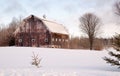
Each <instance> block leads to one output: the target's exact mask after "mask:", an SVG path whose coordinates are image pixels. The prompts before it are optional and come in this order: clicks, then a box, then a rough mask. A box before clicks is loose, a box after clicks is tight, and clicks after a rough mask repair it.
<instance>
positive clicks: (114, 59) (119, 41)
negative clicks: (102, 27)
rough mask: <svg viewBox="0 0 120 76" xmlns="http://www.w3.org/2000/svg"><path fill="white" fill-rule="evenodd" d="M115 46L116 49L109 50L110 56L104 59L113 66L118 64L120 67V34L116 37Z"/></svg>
mask: <svg viewBox="0 0 120 76" xmlns="http://www.w3.org/2000/svg"><path fill="white" fill-rule="evenodd" d="M113 48H114V49H115V51H114V52H113V51H109V55H110V56H111V58H110V57H109V58H108V57H104V60H105V61H106V62H107V63H109V64H111V65H112V66H118V68H120V34H118V35H117V36H115V37H114V41H113Z"/></svg>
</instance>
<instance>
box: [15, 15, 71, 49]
mask: <svg viewBox="0 0 120 76" xmlns="http://www.w3.org/2000/svg"><path fill="white" fill-rule="evenodd" d="M19 39H22V42H19ZM32 39H35V41H32ZM53 39H54V41H53ZM56 39H57V41H56ZM68 39H69V36H68V35H65V34H59V33H52V32H50V31H49V30H48V29H47V27H46V26H45V25H44V23H43V22H42V21H41V20H39V19H36V18H34V17H31V18H28V19H25V20H23V24H22V26H21V27H20V30H19V32H17V34H16V36H15V43H16V45H17V46H36V47H40V46H44V45H50V47H51V45H53V46H54V45H55V46H57V47H59V48H68V47H69V43H68V41H67V40H68Z"/></svg>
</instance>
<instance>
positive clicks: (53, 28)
mask: <svg viewBox="0 0 120 76" xmlns="http://www.w3.org/2000/svg"><path fill="white" fill-rule="evenodd" d="M33 16H34V15H30V16H28V17H27V18H25V19H24V20H27V19H29V18H31V17H33ZM34 18H36V19H40V20H41V21H42V22H43V23H44V24H45V26H46V27H47V29H48V30H49V31H50V32H53V33H60V34H67V35H68V34H69V33H68V30H67V29H66V28H65V27H64V26H63V25H62V24H59V23H56V22H53V21H49V20H47V19H42V18H38V17H36V16H34ZM22 23H23V22H22ZM22 25H23V24H21V26H22ZM19 30H20V29H19V28H17V29H16V31H15V32H14V33H17V32H18V31H19Z"/></svg>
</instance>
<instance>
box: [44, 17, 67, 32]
mask: <svg viewBox="0 0 120 76" xmlns="http://www.w3.org/2000/svg"><path fill="white" fill-rule="evenodd" d="M42 21H43V23H44V24H45V25H46V27H47V28H48V29H49V30H50V31H51V32H54V33H61V34H68V31H67V29H66V28H65V27H64V26H63V25H62V24H58V23H56V22H53V21H48V20H45V19H42Z"/></svg>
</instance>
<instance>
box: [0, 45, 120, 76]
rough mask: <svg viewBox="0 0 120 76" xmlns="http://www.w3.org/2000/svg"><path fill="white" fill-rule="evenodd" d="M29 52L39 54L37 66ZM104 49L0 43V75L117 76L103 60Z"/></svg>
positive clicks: (115, 71)
mask: <svg viewBox="0 0 120 76" xmlns="http://www.w3.org/2000/svg"><path fill="white" fill-rule="evenodd" d="M33 52H34V53H35V54H39V58H42V61H41V64H40V68H37V67H35V66H33V65H31V62H32V57H31V56H32V55H33ZM107 55H108V52H107V51H106V50H103V51H94V50H93V51H89V50H70V49H52V48H36V47H0V76H120V73H119V71H120V69H118V68H117V67H114V66H110V65H109V64H107V63H106V62H105V61H104V60H103V57H104V56H107Z"/></svg>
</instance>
